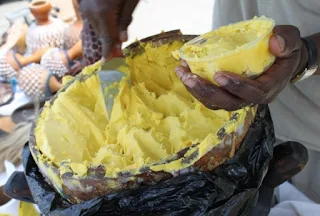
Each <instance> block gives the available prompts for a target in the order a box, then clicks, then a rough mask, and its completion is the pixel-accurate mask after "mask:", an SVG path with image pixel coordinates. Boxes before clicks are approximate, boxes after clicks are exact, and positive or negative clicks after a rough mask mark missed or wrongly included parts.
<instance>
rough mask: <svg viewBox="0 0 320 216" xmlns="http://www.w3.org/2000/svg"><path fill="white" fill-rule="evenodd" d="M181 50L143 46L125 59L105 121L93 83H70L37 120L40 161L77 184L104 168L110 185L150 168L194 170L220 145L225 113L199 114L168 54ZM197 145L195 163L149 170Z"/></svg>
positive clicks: (203, 109) (201, 109) (95, 78)
mask: <svg viewBox="0 0 320 216" xmlns="http://www.w3.org/2000/svg"><path fill="white" fill-rule="evenodd" d="M182 45H183V43H182V42H172V43H170V44H165V45H161V46H159V47H153V46H152V45H151V44H149V43H147V44H145V45H144V53H143V54H140V55H137V56H135V57H133V58H128V59H127V64H128V65H129V68H130V71H128V68H124V67H123V68H122V69H121V68H120V69H119V70H121V71H122V70H123V72H124V73H125V74H126V75H127V76H125V77H124V78H123V80H122V81H121V82H120V83H117V85H118V86H119V93H118V94H117V95H116V96H115V98H114V105H113V109H112V112H111V116H110V118H108V116H107V112H106V109H105V104H104V100H103V97H104V96H103V94H106V92H102V91H101V89H100V83H99V79H98V76H97V75H96V74H95V75H91V76H90V77H89V78H86V79H79V80H76V81H74V83H73V84H71V85H70V86H69V87H68V88H67V89H66V90H65V91H61V92H60V93H59V95H58V98H57V99H56V100H55V101H54V103H53V104H47V105H46V106H45V107H44V110H43V112H42V114H41V115H40V118H39V120H38V122H37V127H36V129H35V135H36V143H37V146H38V148H39V150H40V151H41V153H42V154H43V155H45V156H46V157H47V158H48V159H49V160H50V161H52V162H53V164H54V165H55V166H56V167H57V168H58V169H59V170H60V173H61V174H63V173H64V172H69V171H70V170H72V172H73V173H75V174H76V175H77V176H86V175H87V170H88V168H89V167H98V166H101V165H102V166H103V167H104V169H105V171H106V174H105V175H106V176H107V177H117V174H118V173H119V172H120V171H128V172H133V173H136V172H137V170H139V169H140V168H141V167H143V166H147V165H149V166H151V169H153V170H155V171H160V170H162V171H167V172H174V171H176V170H180V169H181V168H184V167H188V166H190V165H192V163H194V162H195V161H196V160H197V159H199V158H200V157H202V156H203V155H205V154H206V153H207V151H209V150H210V149H211V148H212V147H213V146H215V145H217V144H218V143H219V139H218V138H217V135H216V134H217V132H218V131H219V129H220V128H221V127H222V126H223V125H224V124H225V123H226V122H227V121H228V120H229V119H230V113H229V112H227V111H222V110H220V111H213V110H209V109H207V108H206V107H204V106H203V105H202V104H201V103H200V102H199V101H198V100H196V99H195V98H194V97H193V96H191V94H190V93H189V92H188V91H187V90H186V88H185V87H184V85H183V84H182V82H181V81H180V80H179V78H178V77H177V76H176V74H175V72H174V68H175V67H176V66H178V65H180V62H179V61H177V60H176V59H175V58H173V57H172V54H171V53H172V52H173V51H174V50H177V49H180V48H181V47H182ZM98 66H99V65H98V64H97V65H93V66H91V67H89V68H86V69H85V70H84V72H83V74H92V70H96V69H97V68H98ZM127 79H130V84H128V82H127ZM106 91H108V89H106ZM198 143H199V146H198V148H199V152H200V154H199V155H198V156H197V157H196V158H194V160H193V161H190V162H188V163H186V162H183V160H182V159H181V160H177V161H173V162H172V163H169V164H165V165H154V166H153V164H154V163H155V162H158V161H160V160H163V159H165V158H167V157H168V156H170V155H172V154H174V153H177V152H179V151H180V150H182V149H184V148H186V147H190V146H191V145H193V144H198ZM194 151H195V149H191V150H190V152H189V153H188V155H190V154H192V153H193V152H194ZM39 160H41V158H39ZM68 166H69V168H68Z"/></svg>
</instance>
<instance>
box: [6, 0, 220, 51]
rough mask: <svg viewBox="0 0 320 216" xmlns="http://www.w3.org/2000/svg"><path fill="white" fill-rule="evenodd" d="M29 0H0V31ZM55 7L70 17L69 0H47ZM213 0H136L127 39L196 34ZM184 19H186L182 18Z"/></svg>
mask: <svg viewBox="0 0 320 216" xmlns="http://www.w3.org/2000/svg"><path fill="white" fill-rule="evenodd" d="M28 2H29V1H23V0H0V33H1V34H2V33H4V32H5V31H6V30H7V28H8V27H9V24H10V23H9V22H8V19H14V18H15V17H18V16H19V15H20V14H22V13H26V11H27V6H28ZM51 2H52V4H53V5H54V6H55V7H56V8H57V9H58V10H59V12H57V11H53V13H55V14H56V15H57V16H58V17H59V18H62V19H63V20H66V21H67V20H72V19H73V17H74V11H73V7H72V0H51ZM213 2H214V1H213V0H201V1H194V0H174V1H173V0H140V3H139V5H138V7H137V8H136V11H135V13H134V21H133V23H132V25H131V26H130V28H129V33H130V34H129V37H130V38H129V41H128V42H127V43H126V44H124V45H127V44H128V43H131V42H132V41H134V40H135V39H136V38H139V39H141V38H143V37H147V36H150V35H153V34H157V33H160V32H161V31H162V30H165V31H168V30H173V29H181V31H182V32H183V33H185V34H200V33H204V32H207V31H210V30H211V24H212V13H213ZM186 20H187V21H186Z"/></svg>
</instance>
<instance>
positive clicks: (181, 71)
mask: <svg viewBox="0 0 320 216" xmlns="http://www.w3.org/2000/svg"><path fill="white" fill-rule="evenodd" d="M273 32H274V34H273V36H271V38H270V40H269V49H270V52H271V53H273V54H274V55H275V56H276V57H277V59H276V61H275V63H274V64H273V65H272V66H271V67H270V68H269V69H268V70H267V71H266V72H265V73H263V74H262V75H261V76H259V77H258V78H256V79H249V78H245V77H242V76H240V75H237V74H234V73H230V72H217V73H216V74H215V75H214V80H215V81H216V82H217V83H218V84H219V85H220V87H218V86H216V85H214V84H212V83H211V82H209V81H207V80H205V79H203V78H201V77H199V76H197V75H195V74H193V73H191V72H190V69H189V68H188V66H187V64H186V62H184V61H183V62H182V65H183V66H179V67H177V68H176V73H177V75H178V77H179V78H180V79H181V80H182V82H183V83H184V85H185V86H186V88H187V89H188V91H189V92H190V93H191V94H192V95H193V96H194V97H195V98H197V99H198V100H199V101H200V102H201V103H202V104H203V105H205V106H206V107H207V108H209V109H213V110H217V109H224V110H227V111H234V110H238V109H241V108H243V107H245V106H250V105H255V104H269V103H270V102H272V101H273V100H274V99H275V98H276V97H277V95H278V94H279V93H280V92H281V91H282V90H283V89H284V88H285V86H286V85H287V84H288V83H289V82H290V80H291V79H292V78H293V77H295V75H296V74H298V73H300V72H302V71H303V70H304V69H305V67H306V65H307V61H308V55H307V49H306V47H305V45H304V43H303V42H302V40H301V36H300V32H299V30H298V29H297V28H296V27H294V26H288V25H286V26H276V27H275V28H274V30H273ZM230 64H232V62H230Z"/></svg>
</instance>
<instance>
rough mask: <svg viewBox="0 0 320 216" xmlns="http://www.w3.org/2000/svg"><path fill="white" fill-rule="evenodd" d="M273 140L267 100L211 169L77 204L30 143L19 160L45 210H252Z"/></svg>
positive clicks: (76, 214)
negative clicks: (49, 177) (48, 175)
mask: <svg viewBox="0 0 320 216" xmlns="http://www.w3.org/2000/svg"><path fill="white" fill-rule="evenodd" d="M274 142H275V137H274V129H273V123H272V119H271V116H270V112H269V110H268V107H267V106H260V107H259V109H258V113H257V116H256V118H255V122H254V123H253V124H252V125H251V127H250V129H249V131H248V134H247V135H246V138H245V139H244V141H243V143H242V145H241V147H240V149H239V150H238V151H237V152H236V154H235V156H234V157H233V158H232V159H230V160H229V161H227V162H226V163H225V164H223V165H221V166H219V167H218V168H216V169H215V170H214V171H213V172H212V173H204V172H197V173H191V174H186V175H181V176H178V177H175V178H172V179H169V180H167V181H163V182H161V183H159V184H157V185H154V186H146V187H141V188H138V189H135V190H129V191H123V192H119V193H114V194H109V195H106V196H103V197H97V198H95V199H93V200H90V201H87V202H84V203H80V204H77V205H72V204H70V203H69V202H68V201H66V200H64V199H63V198H62V197H61V196H60V195H59V194H58V193H57V192H55V190H54V189H53V188H52V187H51V186H50V185H49V184H48V183H46V181H45V180H44V178H43V177H42V175H41V173H40V172H39V169H38V167H37V166H36V164H35V162H34V160H33V158H32V156H31V154H30V151H29V148H28V146H26V148H25V149H24V152H23V162H24V167H25V174H26V178H27V181H28V184H29V187H30V190H31V192H32V195H33V198H34V201H35V202H36V204H37V205H38V206H39V208H40V210H41V212H42V213H43V214H45V215H50V216H51V215H52V216H55V215H59V216H64V215H65V216H80V215H81V216H83V215H97V216H99V215H109V216H113V215H121V216H122V215H171V216H175V215H215V216H217V215H250V214H251V211H252V209H253V208H255V205H256V201H257V198H258V189H259V187H260V186H261V184H262V181H263V179H264V176H265V174H266V173H267V171H268V166H269V162H270V160H271V159H272V155H273V144H274Z"/></svg>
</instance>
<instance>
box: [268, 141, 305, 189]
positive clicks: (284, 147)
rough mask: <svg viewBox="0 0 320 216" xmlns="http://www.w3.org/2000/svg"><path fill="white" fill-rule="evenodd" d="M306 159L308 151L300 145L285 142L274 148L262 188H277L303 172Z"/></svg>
mask: <svg viewBox="0 0 320 216" xmlns="http://www.w3.org/2000/svg"><path fill="white" fill-rule="evenodd" d="M308 159H309V157H308V150H307V148H306V147H304V146H303V145H302V144H301V143H298V142H285V143H282V144H280V145H278V146H276V147H275V148H274V153H273V159H272V160H271V162H270V165H269V171H268V173H267V175H266V177H265V179H264V181H263V186H266V187H269V188H275V187H278V186H279V185H281V184H282V183H284V182H286V181H288V180H289V179H291V178H292V177H293V176H295V175H296V174H298V173H299V172H300V171H301V170H303V168H304V167H305V166H306V165H307V163H308Z"/></svg>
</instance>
